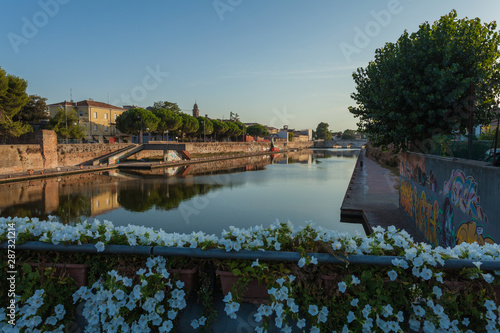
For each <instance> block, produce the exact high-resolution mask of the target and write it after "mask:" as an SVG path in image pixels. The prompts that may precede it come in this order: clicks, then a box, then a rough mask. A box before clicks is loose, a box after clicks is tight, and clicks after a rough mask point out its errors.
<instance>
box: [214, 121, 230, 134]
mask: <svg viewBox="0 0 500 333" xmlns="http://www.w3.org/2000/svg"><path fill="white" fill-rule="evenodd" d="M212 125H213V127H214V131H213V134H214V135H215V138H216V139H217V136H219V137H223V136H224V133H226V131H227V130H228V126H227V125H226V123H225V122H223V121H222V120H219V119H212Z"/></svg>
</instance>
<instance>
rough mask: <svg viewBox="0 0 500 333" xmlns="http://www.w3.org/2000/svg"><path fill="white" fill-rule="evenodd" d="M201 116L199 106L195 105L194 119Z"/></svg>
mask: <svg viewBox="0 0 500 333" xmlns="http://www.w3.org/2000/svg"><path fill="white" fill-rule="evenodd" d="M199 116H200V109H198V104H196V103H194V106H193V117H195V118H197V117H199Z"/></svg>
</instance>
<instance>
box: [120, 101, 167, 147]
mask: <svg viewBox="0 0 500 333" xmlns="http://www.w3.org/2000/svg"><path fill="white" fill-rule="evenodd" d="M159 122H160V119H158V117H156V116H155V115H154V114H153V112H151V111H149V110H145V109H142V108H132V109H128V110H127V111H125V112H123V113H122V114H121V115H119V116H118V117H117V118H116V128H118V130H119V131H120V132H122V133H127V134H136V135H137V134H139V142H140V143H142V135H140V133H141V131H143V132H145V131H147V132H154V131H156V128H157V126H158V123H159Z"/></svg>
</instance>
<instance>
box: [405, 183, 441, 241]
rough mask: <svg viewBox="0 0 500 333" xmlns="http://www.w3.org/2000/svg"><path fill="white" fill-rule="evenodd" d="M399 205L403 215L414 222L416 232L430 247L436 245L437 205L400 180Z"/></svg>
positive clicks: (436, 202) (415, 187)
mask: <svg viewBox="0 0 500 333" xmlns="http://www.w3.org/2000/svg"><path fill="white" fill-rule="evenodd" d="M400 193H401V195H400V204H401V207H403V209H404V211H405V213H406V214H407V215H408V217H410V219H411V220H413V221H414V222H415V225H416V226H417V228H418V230H419V231H420V232H421V233H422V234H423V235H424V236H425V238H426V239H427V241H429V243H431V244H432V245H438V238H437V235H438V229H437V228H438V219H439V215H440V214H439V213H440V210H439V203H438V201H437V200H436V199H434V198H432V197H429V198H428V197H427V195H426V194H425V191H423V190H421V191H420V192H419V191H418V190H417V186H415V185H414V186H412V184H411V183H410V182H409V181H406V180H401V187H400Z"/></svg>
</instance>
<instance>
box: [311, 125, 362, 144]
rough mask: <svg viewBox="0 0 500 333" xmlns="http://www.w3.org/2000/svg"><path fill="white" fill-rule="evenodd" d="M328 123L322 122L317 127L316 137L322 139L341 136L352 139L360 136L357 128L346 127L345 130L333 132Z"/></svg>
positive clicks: (344, 138)
mask: <svg viewBox="0 0 500 333" xmlns="http://www.w3.org/2000/svg"><path fill="white" fill-rule="evenodd" d="M329 126H330V125H328V123H325V122H321V123H319V124H318V126H317V127H316V131H315V132H314V134H315V135H314V136H315V138H316V139H320V140H331V139H332V137H333V136H336V137H337V138H341V139H343V140H352V139H356V138H357V137H358V135H357V132H356V131H355V130H351V129H346V130H345V131H344V132H331V131H330V130H329V129H328V127H329Z"/></svg>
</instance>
